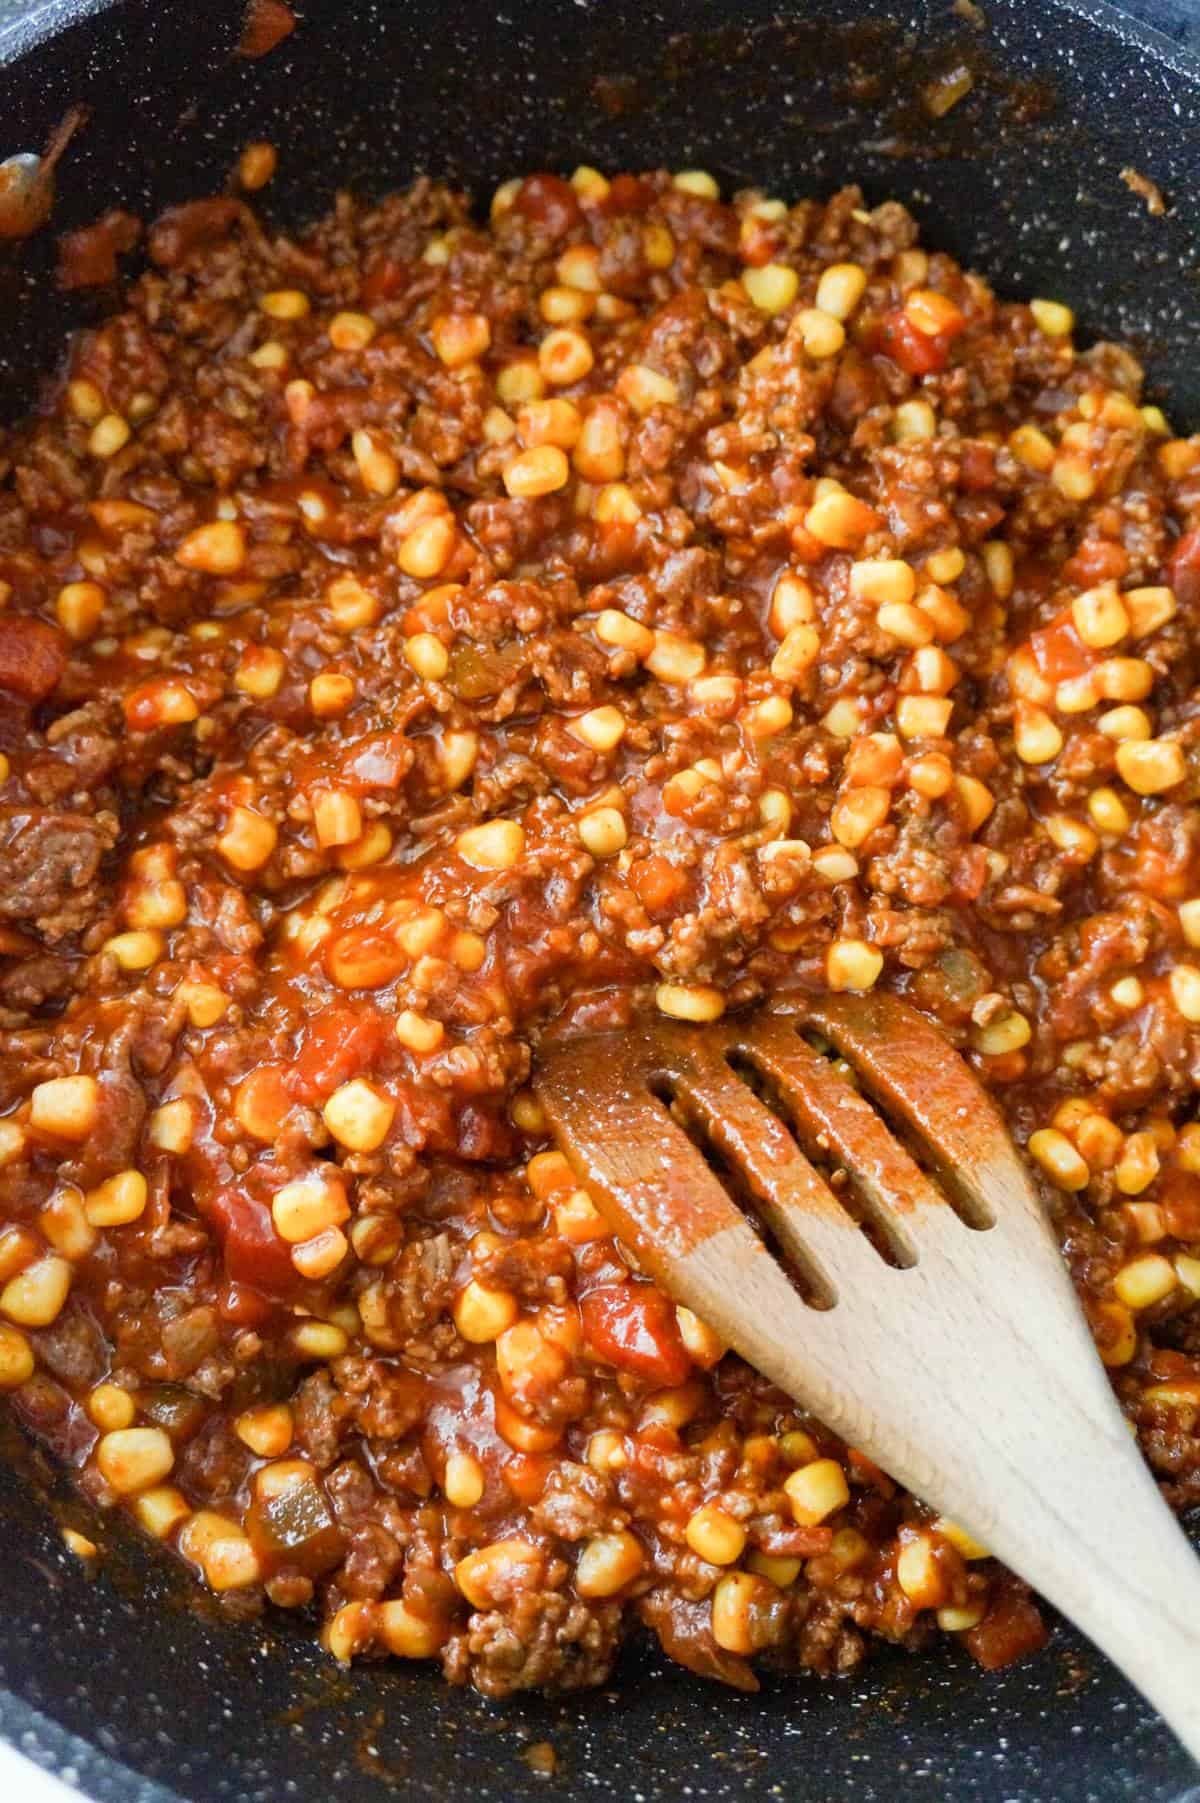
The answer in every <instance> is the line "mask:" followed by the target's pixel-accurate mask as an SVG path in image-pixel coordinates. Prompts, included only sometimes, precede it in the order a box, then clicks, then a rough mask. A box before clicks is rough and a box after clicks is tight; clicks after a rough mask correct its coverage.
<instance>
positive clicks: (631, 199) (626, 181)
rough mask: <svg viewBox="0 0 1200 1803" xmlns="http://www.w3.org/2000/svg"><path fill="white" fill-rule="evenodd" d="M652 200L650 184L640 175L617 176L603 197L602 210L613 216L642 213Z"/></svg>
mask: <svg viewBox="0 0 1200 1803" xmlns="http://www.w3.org/2000/svg"><path fill="white" fill-rule="evenodd" d="M653 198H654V196H653V192H652V190H651V188H650V184H649V183H648V182H644V181H643V180H642V178H641V176H640V175H617V176H614V177H613V180H612V184H611V186H610V187H609V190H608V193H607V194H606V195H605V197H604V209H603V210H604V212H606V213H610V214H613V215H614V216H615V215H616V214H617V213H644V212H645V211H646V210H647V208H648V207H649V205H650V202H651V200H652V199H653Z"/></svg>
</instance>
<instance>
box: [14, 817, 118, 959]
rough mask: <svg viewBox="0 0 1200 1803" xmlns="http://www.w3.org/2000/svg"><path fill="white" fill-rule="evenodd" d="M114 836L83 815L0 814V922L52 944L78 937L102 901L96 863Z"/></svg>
mask: <svg viewBox="0 0 1200 1803" xmlns="http://www.w3.org/2000/svg"><path fill="white" fill-rule="evenodd" d="M114 838H115V833H114V832H111V831H108V832H106V830H105V828H104V826H103V825H102V824H99V823H98V822H96V821H95V820H90V819H88V818H87V817H86V816H85V815H82V814H59V813H53V812H49V811H48V812H45V813H40V812H39V813H35V814H32V815H31V814H27V813H24V812H22V811H21V810H19V809H16V808H3V809H0V839H2V846H0V918H2V919H4V920H11V921H17V922H20V923H21V924H22V925H28V926H30V927H32V928H33V929H34V930H35V931H36V932H37V933H39V934H40V935H41V936H42V937H43V938H45V939H47V940H48V941H50V942H51V943H54V942H55V941H57V940H60V939H65V938H67V937H69V936H70V935H72V934H78V933H80V932H82V931H83V929H84V927H86V926H87V924H88V922H89V920H90V919H91V918H92V916H93V914H94V913H95V911H96V909H97V906H98V904H99V900H100V887H99V884H98V881H97V878H98V875H99V871H100V863H101V859H102V858H103V856H104V854H105V852H106V851H107V850H108V848H109V846H110V845H111V844H112V842H113V839H114Z"/></svg>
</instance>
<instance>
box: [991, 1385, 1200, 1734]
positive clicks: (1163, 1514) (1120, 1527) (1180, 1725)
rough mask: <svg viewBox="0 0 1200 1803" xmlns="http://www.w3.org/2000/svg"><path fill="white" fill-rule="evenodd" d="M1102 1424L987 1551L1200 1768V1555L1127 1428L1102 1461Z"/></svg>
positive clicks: (1010, 1507) (1011, 1515)
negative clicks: (1024, 1582) (1080, 1635)
mask: <svg viewBox="0 0 1200 1803" xmlns="http://www.w3.org/2000/svg"><path fill="white" fill-rule="evenodd" d="M1113 1416H1114V1418H1115V1419H1119V1418H1116V1412H1115V1410H1113ZM1103 1425H1107V1423H1105V1424H1103ZM1095 1426H1096V1428H1097V1430H1098V1432H1097V1434H1096V1436H1094V1437H1093V1438H1091V1439H1090V1441H1087V1442H1085V1443H1084V1444H1082V1445H1079V1444H1075V1445H1072V1444H1071V1443H1070V1442H1068V1443H1066V1444H1064V1445H1063V1446H1062V1448H1061V1456H1060V1458H1059V1460H1057V1461H1055V1465H1052V1466H1051V1467H1050V1468H1049V1469H1047V1470H1046V1471H1045V1472H1044V1474H1043V1475H1042V1479H1041V1481H1037V1482H1036V1483H1035V1485H1033V1486H1031V1487H1030V1488H1029V1489H1027V1490H1026V1492H1025V1493H1024V1494H1023V1495H1021V1496H1020V1497H1017V1496H1010V1497H1009V1498H1008V1499H1007V1502H1006V1506H1005V1508H1004V1510H1003V1511H1002V1517H1003V1518H1002V1519H1001V1518H1000V1517H999V1516H998V1517H997V1520H996V1523H995V1526H994V1530H993V1536H992V1541H991V1546H992V1550H993V1551H994V1552H995V1553H996V1554H997V1555H998V1556H999V1557H1000V1558H1002V1559H1003V1560H1004V1561H1005V1563H1006V1564H1008V1565H1011V1566H1012V1567H1013V1569H1014V1570H1016V1571H1019V1572H1021V1574H1022V1576H1024V1577H1025V1578H1027V1579H1028V1580H1029V1581H1030V1583H1032V1584H1033V1585H1034V1587H1035V1588H1036V1589H1037V1590H1039V1591H1040V1592H1041V1594H1042V1595H1043V1596H1044V1597H1046V1598H1047V1600H1048V1601H1050V1602H1052V1603H1053V1604H1054V1605H1055V1606H1056V1607H1057V1608H1058V1609H1060V1610H1061V1611H1062V1612H1063V1614H1064V1615H1067V1616H1069V1617H1070V1618H1071V1620H1072V1621H1074V1622H1075V1624H1076V1625H1077V1626H1078V1627H1079V1628H1081V1629H1082V1630H1083V1632H1084V1633H1085V1634H1086V1635H1087V1636H1088V1638H1089V1639H1090V1640H1092V1641H1094V1642H1095V1644H1096V1645H1097V1646H1098V1647H1099V1648H1100V1649H1101V1650H1102V1651H1103V1652H1105V1653H1107V1654H1108V1656H1109V1658H1110V1659H1112V1660H1113V1662H1114V1663H1115V1664H1116V1665H1117V1666H1119V1667H1120V1669H1121V1670H1122V1671H1123V1672H1124V1673H1125V1675H1126V1677H1127V1678H1129V1680H1130V1682H1131V1683H1133V1684H1134V1685H1136V1687H1137V1688H1138V1689H1139V1690H1140V1691H1141V1692H1142V1694H1143V1696H1145V1697H1146V1698H1147V1700H1148V1701H1149V1702H1150V1703H1152V1704H1153V1705H1154V1707H1155V1708H1156V1709H1157V1710H1158V1711H1159V1713H1160V1714H1161V1715H1162V1717H1163V1718H1164V1720H1165V1721H1166V1722H1167V1723H1168V1724H1169V1725H1170V1727H1171V1728H1173V1729H1174V1731H1175V1733H1176V1734H1177V1735H1178V1737H1179V1739H1180V1740H1181V1741H1182V1742H1183V1744H1184V1746H1185V1747H1186V1748H1187V1750H1188V1751H1189V1752H1190V1753H1191V1755H1192V1757H1193V1758H1194V1759H1196V1760H1197V1761H1200V1558H1197V1556H1196V1554H1195V1553H1194V1552H1193V1550H1192V1548H1191V1547H1190V1545H1189V1544H1188V1542H1187V1540H1186V1538H1185V1536H1184V1534H1183V1532H1182V1530H1181V1529H1180V1527H1179V1525H1178V1523H1177V1522H1176V1520H1175V1518H1174V1516H1173V1515H1172V1514H1171V1512H1170V1510H1169V1509H1168V1508H1167V1506H1166V1504H1165V1503H1164V1501H1163V1500H1162V1497H1161V1496H1160V1494H1159V1492H1158V1488H1157V1486H1156V1484H1155V1483H1154V1480H1153V1478H1152V1477H1151V1476H1150V1473H1149V1471H1148V1470H1147V1468H1146V1466H1145V1465H1144V1463H1143V1461H1142V1459H1141V1457H1140V1455H1139V1453H1138V1452H1137V1450H1136V1447H1135V1445H1134V1442H1133V1441H1132V1439H1131V1438H1130V1437H1129V1435H1128V1433H1127V1431H1126V1430H1125V1428H1124V1425H1123V1423H1122V1424H1120V1425H1119V1426H1118V1429H1117V1431H1118V1432H1119V1433H1120V1435H1121V1441H1122V1443H1120V1444H1117V1445H1111V1444H1109V1445H1106V1446H1105V1447H1104V1449H1103V1452H1102V1453H1100V1454H1099V1455H1098V1451H1097V1446H1096V1443H1095V1442H1096V1438H1099V1437H1101V1435H1102V1434H1103V1426H1102V1424H1101V1423H1100V1422H1097V1423H1095ZM1055 1466H1056V1467H1057V1468H1055ZM964 1512H969V1511H964Z"/></svg>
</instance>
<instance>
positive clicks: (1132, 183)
mask: <svg viewBox="0 0 1200 1803" xmlns="http://www.w3.org/2000/svg"><path fill="white" fill-rule="evenodd" d="M1121 180H1122V181H1123V182H1124V183H1125V186H1126V187H1127V188H1128V189H1129V191H1130V193H1131V194H1139V195H1140V196H1141V198H1142V199H1143V200H1144V201H1145V203H1146V211H1147V213H1152V214H1153V215H1154V217H1155V218H1156V219H1161V217H1162V215H1163V214H1164V213H1165V212H1166V210H1167V203H1166V201H1165V200H1164V198H1163V191H1162V189H1161V188H1160V187H1159V185H1158V183H1157V182H1152V181H1151V180H1150V177H1149V176H1148V175H1143V174H1142V172H1141V170H1140V169H1134V168H1133V166H1132V165H1131V164H1126V166H1125V168H1124V169H1122V171H1121Z"/></svg>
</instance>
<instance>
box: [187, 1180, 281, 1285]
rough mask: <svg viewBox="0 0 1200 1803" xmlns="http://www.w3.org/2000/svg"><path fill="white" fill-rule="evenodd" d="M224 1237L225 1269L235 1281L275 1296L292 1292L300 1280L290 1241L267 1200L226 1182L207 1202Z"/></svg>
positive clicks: (209, 1216) (214, 1222) (210, 1212)
mask: <svg viewBox="0 0 1200 1803" xmlns="http://www.w3.org/2000/svg"><path fill="white" fill-rule="evenodd" d="M204 1213H205V1214H206V1215H207V1216H208V1218H209V1220H211V1221H212V1223H213V1225H214V1226H215V1228H216V1230H217V1232H218V1234H219V1235H220V1238H221V1246H222V1250H223V1252H224V1255H225V1270H226V1274H227V1275H228V1276H229V1278H230V1280H231V1281H232V1282H233V1283H235V1284H248V1285H249V1286H250V1287H251V1288H252V1289H255V1290H263V1291H265V1292H266V1293H267V1294H268V1295H272V1296H288V1295H291V1294H292V1293H293V1292H294V1291H295V1289H296V1287H297V1285H298V1283H299V1281H300V1280H299V1278H298V1276H297V1274H296V1267H295V1266H294V1265H293V1263H292V1255H291V1252H290V1250H289V1248H288V1244H287V1241H286V1240H283V1239H281V1238H280V1237H279V1235H278V1234H277V1233H276V1231H275V1223H274V1221H273V1220H272V1219H271V1210H270V1207H269V1206H268V1204H267V1203H266V1202H265V1201H261V1200H260V1199H259V1198H258V1197H257V1196H253V1195H250V1194H249V1193H248V1191H247V1190H246V1189H245V1188H241V1187H239V1188H236V1189H235V1188H234V1187H233V1186H232V1185H225V1186H224V1187H222V1188H221V1189H218V1190H215V1191H214V1192H213V1194H212V1195H211V1196H210V1197H209V1198H208V1199H207V1201H206V1203H205V1205H204Z"/></svg>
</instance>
